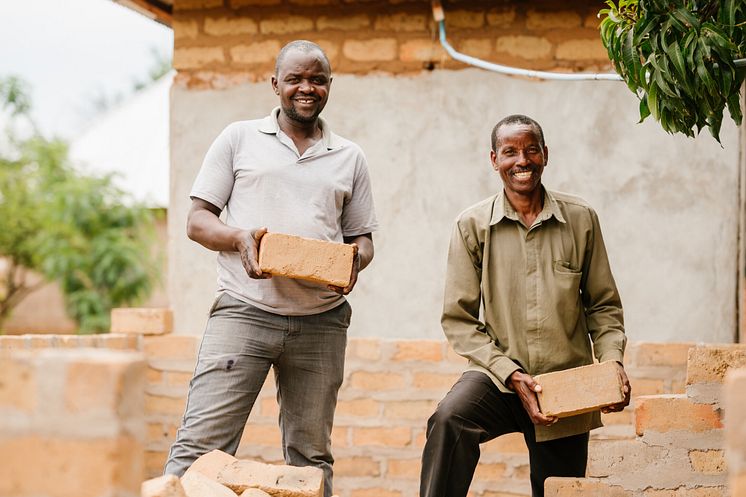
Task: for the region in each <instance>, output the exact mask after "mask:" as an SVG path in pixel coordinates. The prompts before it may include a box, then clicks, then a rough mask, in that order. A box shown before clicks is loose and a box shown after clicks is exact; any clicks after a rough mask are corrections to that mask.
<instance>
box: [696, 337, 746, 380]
mask: <svg viewBox="0 0 746 497" xmlns="http://www.w3.org/2000/svg"><path fill="white" fill-rule="evenodd" d="M742 367H746V344H728V345H702V346H698V347H694V348H692V349H690V350H689V358H688V360H687V368H686V384H687V385H693V384H695V383H722V382H723V378H725V373H727V372H728V370H729V369H736V368H742Z"/></svg>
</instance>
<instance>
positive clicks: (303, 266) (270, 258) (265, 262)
mask: <svg viewBox="0 0 746 497" xmlns="http://www.w3.org/2000/svg"><path fill="white" fill-rule="evenodd" d="M353 255H354V249H353V248H352V246H351V245H347V244H344V243H334V242H327V241H323V240H313V239H310V238H302V237H299V236H292V235H285V234H281V233H267V234H265V235H264V236H263V237H262V240H261V244H260V246H259V267H260V268H261V269H262V271H263V272H265V273H271V274H273V275H277V276H286V277H288V278H298V279H304V280H310V281H315V282H317V283H325V284H330V285H336V286H341V287H344V286H347V285H348V284H349V283H350V275H351V274H352V262H353Z"/></svg>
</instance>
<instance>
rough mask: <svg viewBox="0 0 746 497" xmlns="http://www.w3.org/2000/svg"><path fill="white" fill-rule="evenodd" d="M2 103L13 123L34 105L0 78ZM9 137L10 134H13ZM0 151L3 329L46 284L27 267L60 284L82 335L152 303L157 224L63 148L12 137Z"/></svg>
mask: <svg viewBox="0 0 746 497" xmlns="http://www.w3.org/2000/svg"><path fill="white" fill-rule="evenodd" d="M0 107H1V108H3V109H4V110H5V111H6V113H8V114H9V115H10V116H11V120H13V119H16V118H20V117H23V118H24V119H30V118H29V117H28V111H29V110H30V107H31V105H30V102H29V100H28V97H27V96H26V94H25V93H24V90H23V85H22V84H21V83H20V82H19V80H17V79H10V78H6V79H3V78H0ZM8 135H10V136H8ZM6 137H7V140H6V141H7V143H8V146H6V147H5V148H4V149H3V150H0V256H2V257H4V258H5V270H4V272H2V273H1V274H0V277H1V278H2V279H1V280H0V333H1V332H2V329H3V328H2V325H3V322H4V321H5V320H6V319H7V318H8V317H9V316H10V314H11V312H12V310H13V309H14V308H15V307H16V306H17V305H18V304H19V303H20V302H21V301H22V300H23V299H24V298H25V297H27V296H28V295H29V294H30V293H32V292H33V291H34V290H36V289H37V288H39V286H40V284H35V285H33V284H31V283H30V280H29V271H35V272H37V273H40V274H41V275H42V276H43V277H44V278H45V279H46V280H48V281H56V282H58V283H59V285H60V287H61V289H62V292H63V295H64V299H65V304H66V310H67V313H68V314H69V315H70V317H71V318H73V319H74V320H75V321H76V322H77V323H78V325H79V330H80V332H81V333H92V332H103V331H106V330H107V329H108V328H109V311H110V310H111V308H112V307H116V306H122V305H127V304H133V303H136V302H139V301H141V300H142V299H144V298H146V297H147V296H148V295H149V293H150V291H151V289H152V287H153V283H154V278H155V274H156V269H157V263H156V257H155V256H154V252H153V240H154V237H153V235H154V222H153V221H154V219H153V215H152V213H151V212H150V210H149V209H147V208H145V207H143V206H141V205H138V204H136V203H134V202H132V201H131V199H129V198H128V197H127V195H126V194H125V193H124V192H123V191H121V190H119V189H117V188H116V187H115V186H114V185H113V183H112V180H111V177H110V176H104V177H93V176H85V175H82V174H80V173H79V172H78V171H76V170H75V169H74V168H73V167H72V165H71V164H70V162H69V160H68V157H67V144H65V143H64V142H62V141H61V140H47V139H45V138H44V137H42V136H41V135H39V134H38V132H36V131H34V132H33V133H31V135H30V136H27V137H24V138H19V137H18V136H14V135H13V131H12V126H10V127H9V128H8V131H6Z"/></svg>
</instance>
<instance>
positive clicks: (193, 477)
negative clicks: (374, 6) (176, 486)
mask: <svg viewBox="0 0 746 497" xmlns="http://www.w3.org/2000/svg"><path fill="white" fill-rule="evenodd" d="M181 486H182V487H184V491H185V492H186V494H187V497H236V494H235V493H234V492H233V490H231V489H230V488H228V487H226V486H224V485H221V484H220V483H218V482H216V481H215V480H213V479H211V478H208V477H207V476H205V475H203V474H202V473H198V472H197V471H192V472H191V473H187V474H185V475H184V476H183V477H182V478H181Z"/></svg>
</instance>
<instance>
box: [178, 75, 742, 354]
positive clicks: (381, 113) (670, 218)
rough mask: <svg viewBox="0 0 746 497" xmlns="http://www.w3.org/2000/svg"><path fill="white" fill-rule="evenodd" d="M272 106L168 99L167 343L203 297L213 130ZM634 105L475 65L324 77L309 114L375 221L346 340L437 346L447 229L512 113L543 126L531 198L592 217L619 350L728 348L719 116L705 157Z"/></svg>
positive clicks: (229, 94)
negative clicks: (206, 172)
mask: <svg viewBox="0 0 746 497" xmlns="http://www.w3.org/2000/svg"><path fill="white" fill-rule="evenodd" d="M363 96H364V97H363ZM276 105H277V98H276V95H275V94H274V93H273V92H272V90H271V88H270V84H269V82H268V81H267V82H262V83H256V84H246V85H242V86H238V87H234V88H231V89H227V90H202V91H200V90H188V89H185V88H181V87H177V88H174V89H173V91H172V106H171V152H172V153H171V164H172V165H171V176H170V177H171V198H170V205H169V212H168V217H169V218H168V226H169V244H170V245H169V246H170V250H169V271H168V274H169V278H170V281H169V288H170V292H169V294H170V295H169V296H170V301H171V304H172V306H173V309H174V319H175V330H176V332H177V333H184V334H195V335H197V334H201V333H202V331H203V329H204V323H205V321H206V310H207V309H208V307H209V305H210V302H212V299H213V296H214V294H215V281H216V277H215V254H214V253H211V252H210V251H208V250H206V249H204V248H202V247H201V246H199V245H197V244H196V243H194V242H192V241H190V240H188V239H187V237H186V235H185V232H184V226H185V222H186V214H187V212H188V209H189V205H190V200H189V190H190V188H191V185H192V182H193V181H194V178H195V176H196V174H197V171H198V169H199V166H200V164H201V162H202V159H203V157H204V155H205V152H206V151H207V148H208V147H209V145H210V143H211V142H212V140H213V139H214V138H215V137H216V136H217V135H218V133H220V131H221V130H222V129H223V128H224V127H225V126H226V125H227V124H228V123H230V122H232V121H236V120H242V119H254V118H261V117H263V116H265V115H267V114H268V113H269V111H270V110H271V109H272V108H273V107H274V106H276ZM637 109H638V101H637V99H636V98H635V96H634V95H633V94H632V93H630V92H629V90H628V89H627V88H626V87H625V85H624V84H622V83H615V82H590V81H589V82H547V81H541V82H536V81H527V80H524V79H518V78H510V77H506V76H501V75H496V74H494V73H489V72H486V71H480V70H477V69H469V70H463V71H433V72H427V73H422V74H419V75H415V76H385V75H371V76H366V77H359V76H350V75H344V74H339V75H336V76H335V78H334V85H333V86H332V89H331V93H330V98H329V103H328V105H327V108H326V109H325V110H324V113H323V114H322V115H323V117H325V118H326V119H327V120H328V122H329V124H330V126H331V127H332V129H333V130H334V131H335V132H337V133H338V134H340V135H342V136H344V137H346V138H349V139H351V140H353V141H355V142H357V143H358V144H359V145H360V146H361V147H362V148H363V150H364V151H365V153H366V155H367V158H368V162H369V166H370V174H371V180H372V184H373V194H374V200H375V203H376V207H377V212H378V218H379V223H380V225H381V229H380V231H379V232H377V233H374V235H373V238H374V242H375V248H376V256H375V259H374V260H373V263H372V264H371V266H370V267H369V268H367V269H366V270H365V271H363V272H362V273H361V275H360V280H359V281H358V284H357V286H356V288H355V290H354V291H353V293H352V294H351V296H350V300H351V303H352V305H353V308H354V313H355V316H354V318H353V322H352V326H351V328H350V335H351V336H381V337H393V336H396V337H398V338H439V337H441V336H442V331H441V328H440V322H439V320H440V314H441V309H442V297H443V277H444V271H445V261H446V253H447V248H448V240H449V237H450V233H451V228H452V223H453V221H454V219H455V218H456V216H457V215H458V213H459V212H461V211H462V210H464V209H465V208H466V207H468V206H470V205H472V204H474V203H476V202H478V201H480V200H482V199H484V198H486V197H488V196H490V195H492V194H494V193H495V192H496V191H498V190H499V189H500V188H501V183H500V180H499V177H498V176H497V175H496V174H495V173H494V171H493V170H492V169H491V167H490V163H489V148H490V131H491V129H492V127H493V126H494V124H495V123H496V122H497V121H498V120H499V119H500V118H502V117H504V116H506V115H508V114H512V113H523V114H527V115H529V116H532V117H534V118H535V119H537V120H538V121H539V122H540V123H541V124H542V125H543V127H544V131H545V135H546V140H547V146H548V148H549V164H548V166H547V168H546V170H545V173H544V183H545V184H546V185H547V187H548V188H551V189H556V190H561V191H566V192H571V193H575V194H578V195H580V196H582V197H584V198H585V199H586V200H588V201H589V202H590V204H591V205H593V206H594V207H595V209H596V210H597V212H598V214H599V217H600V220H601V226H602V228H603V234H604V240H605V243H606V247H607V250H608V252H609V258H610V261H611V265H612V269H613V271H614V275H615V278H616V281H617V285H618V286H619V290H620V293H621V296H622V300H623V303H624V310H625V324H626V328H627V333H628V336H629V337H630V339H631V340H643V339H644V340H648V341H696V342H702V341H705V342H730V341H732V338H733V330H734V326H735V299H734V298H733V295H734V292H735V289H736V275H737V273H738V271H737V260H738V258H737V231H738V230H737V229H736V228H735V224H734V220H735V219H738V205H737V198H738V163H739V162H738V161H739V139H738V130H737V128H736V126H735V125H734V124H733V123H732V122H731V121H730V120H729V119H726V120H725V122H724V123H723V130H722V133H721V137H722V142H723V146H722V148H721V146H720V145H719V144H718V143H717V142H715V141H714V140H713V139H712V138H711V137H710V136H709V135H708V134H707V132H706V131H705V132H703V133H702V135H700V136H699V137H698V138H697V139H694V140H692V139H688V138H686V137H683V136H671V135H669V134H667V133H665V132H664V131H663V130H662V129H661V128H660V126H659V125H658V123H656V122H654V121H653V120H652V119H648V120H647V121H646V122H645V123H643V124H637V122H638V121H639V116H638V110H637ZM382 316H384V318H383V320H382V318H381V317H382Z"/></svg>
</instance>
